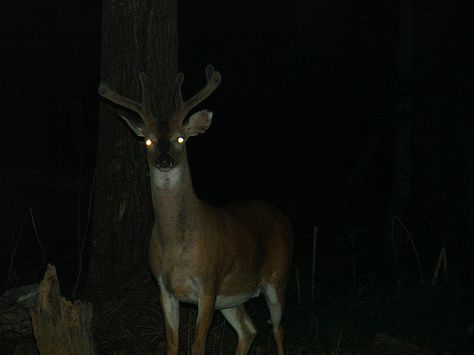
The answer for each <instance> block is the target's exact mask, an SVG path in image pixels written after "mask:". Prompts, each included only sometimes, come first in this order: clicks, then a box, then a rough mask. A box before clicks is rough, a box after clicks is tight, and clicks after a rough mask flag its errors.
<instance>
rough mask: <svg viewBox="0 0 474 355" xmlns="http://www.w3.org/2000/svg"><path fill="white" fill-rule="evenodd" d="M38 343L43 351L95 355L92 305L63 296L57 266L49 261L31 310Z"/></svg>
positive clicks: (70, 354)
mask: <svg viewBox="0 0 474 355" xmlns="http://www.w3.org/2000/svg"><path fill="white" fill-rule="evenodd" d="M31 322H32V324H33V331H34V334H35V338H36V344H37V346H38V350H39V351H40V353H41V354H45V355H46V354H47V355H93V354H94V342H93V340H92V306H91V305H90V304H89V303H81V302H79V301H75V302H74V303H71V302H69V301H67V300H66V299H65V298H64V297H61V293H60V291H59V282H58V277H57V275H56V268H55V267H54V266H52V265H48V268H47V270H46V272H45V274H44V277H43V281H41V284H40V286H39V289H38V304H37V305H36V307H35V308H34V309H33V310H32V311H31Z"/></svg>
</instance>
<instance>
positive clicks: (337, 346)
mask: <svg viewBox="0 0 474 355" xmlns="http://www.w3.org/2000/svg"><path fill="white" fill-rule="evenodd" d="M371 282H372V280H370V281H369V282H367V283H366V284H365V285H364V287H362V288H361V289H360V290H359V293H358V294H357V297H356V298H355V299H354V301H353V302H352V304H351V306H350V307H349V309H348V311H347V315H346V317H345V318H344V322H343V323H342V327H341V330H340V331H339V337H338V339H337V344H336V349H334V352H333V354H337V353H338V352H339V348H340V346H341V339H342V332H343V331H344V328H345V327H346V324H347V321H348V320H349V317H350V314H351V312H352V310H353V309H354V308H355V306H356V305H357V304H358V301H359V299H360V296H362V293H363V292H364V291H365V289H366V288H367V286H369V285H370V283H371Z"/></svg>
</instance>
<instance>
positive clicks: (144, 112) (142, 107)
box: [99, 73, 155, 123]
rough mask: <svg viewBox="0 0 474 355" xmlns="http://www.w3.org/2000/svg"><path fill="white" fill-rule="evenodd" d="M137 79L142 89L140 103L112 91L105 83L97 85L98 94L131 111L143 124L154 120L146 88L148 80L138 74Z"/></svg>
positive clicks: (141, 74) (143, 74) (142, 74)
mask: <svg viewBox="0 0 474 355" xmlns="http://www.w3.org/2000/svg"><path fill="white" fill-rule="evenodd" d="M138 79H139V80H140V86H141V89H142V102H141V103H139V102H136V101H134V100H132V99H129V98H128V97H125V96H122V95H120V94H118V93H117V92H115V91H114V90H112V89H111V88H110V86H109V85H108V84H106V83H105V82H101V83H100V85H99V94H100V95H101V96H102V97H105V98H106V99H108V100H110V101H112V102H113V103H115V104H117V105H119V106H122V107H125V108H127V109H129V110H130V111H133V112H135V113H137V114H138V115H140V117H141V118H142V120H143V121H144V122H145V123H148V122H150V121H153V120H154V119H155V118H154V117H153V113H152V112H151V103H150V102H151V101H150V92H149V88H148V78H147V75H146V74H145V73H140V74H139V75H138Z"/></svg>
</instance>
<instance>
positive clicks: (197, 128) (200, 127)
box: [184, 110, 212, 136]
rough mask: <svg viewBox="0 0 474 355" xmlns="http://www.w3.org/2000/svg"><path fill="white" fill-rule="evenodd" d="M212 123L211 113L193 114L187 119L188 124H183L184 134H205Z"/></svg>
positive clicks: (205, 111)
mask: <svg viewBox="0 0 474 355" xmlns="http://www.w3.org/2000/svg"><path fill="white" fill-rule="evenodd" d="M211 123H212V112H209V111H208V110H202V111H199V112H196V113H193V114H192V115H191V117H189V120H188V122H186V123H185V124H184V128H185V130H186V134H187V135H188V136H197V135H198V134H201V133H204V132H206V130H207V129H208V128H209V127H210V126H211Z"/></svg>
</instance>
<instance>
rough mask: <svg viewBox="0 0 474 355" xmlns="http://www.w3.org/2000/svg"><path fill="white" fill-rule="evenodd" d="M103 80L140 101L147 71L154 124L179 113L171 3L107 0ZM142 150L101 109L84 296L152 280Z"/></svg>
mask: <svg viewBox="0 0 474 355" xmlns="http://www.w3.org/2000/svg"><path fill="white" fill-rule="evenodd" d="M102 16H103V17H102V61H101V79H102V80H105V81H107V82H108V83H109V84H110V86H111V87H113V88H114V89H115V90H116V91H117V92H119V93H121V94H123V95H124V96H128V97H131V98H134V99H137V100H140V99H141V98H140V86H139V83H138V80H137V78H138V73H139V72H141V71H143V72H146V73H147V74H148V75H149V77H150V78H151V80H150V81H151V82H150V86H151V90H152V94H153V95H154V98H155V101H153V102H152V106H153V109H154V112H155V115H156V116H157V117H163V115H168V114H169V113H170V112H172V110H173V108H174V102H173V97H174V96H173V95H174V90H173V87H174V79H175V75H176V71H177V4H176V1H173V0H151V1H139V0H130V1H116V0H104V1H103V14H102ZM142 147H143V143H142V142H140V141H139V140H137V139H136V138H135V137H134V136H133V134H132V133H131V131H130V130H129V129H128V128H127V127H126V126H125V124H123V122H122V120H121V119H120V118H118V117H117V115H116V109H114V108H113V107H112V106H111V104H110V103H102V104H101V105H100V120H99V132H98V148H97V149H98V153H97V163H96V164H97V166H96V183H95V196H94V212H93V217H92V222H93V230H92V237H91V238H92V243H91V244H92V247H91V254H90V264H89V270H88V280H87V285H86V293H87V294H88V296H89V297H90V296H92V295H95V294H100V293H103V292H104V291H105V290H107V291H108V292H107V293H109V292H116V291H117V290H119V289H120V287H121V286H122V285H124V284H126V283H128V282H130V281H131V280H134V279H137V278H140V277H141V276H143V275H148V263H147V252H146V250H147V245H148V238H149V235H150V233H151V224H152V206H151V195H150V188H149V181H148V168H147V166H146V162H145V152H144V149H143V148H142Z"/></svg>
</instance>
